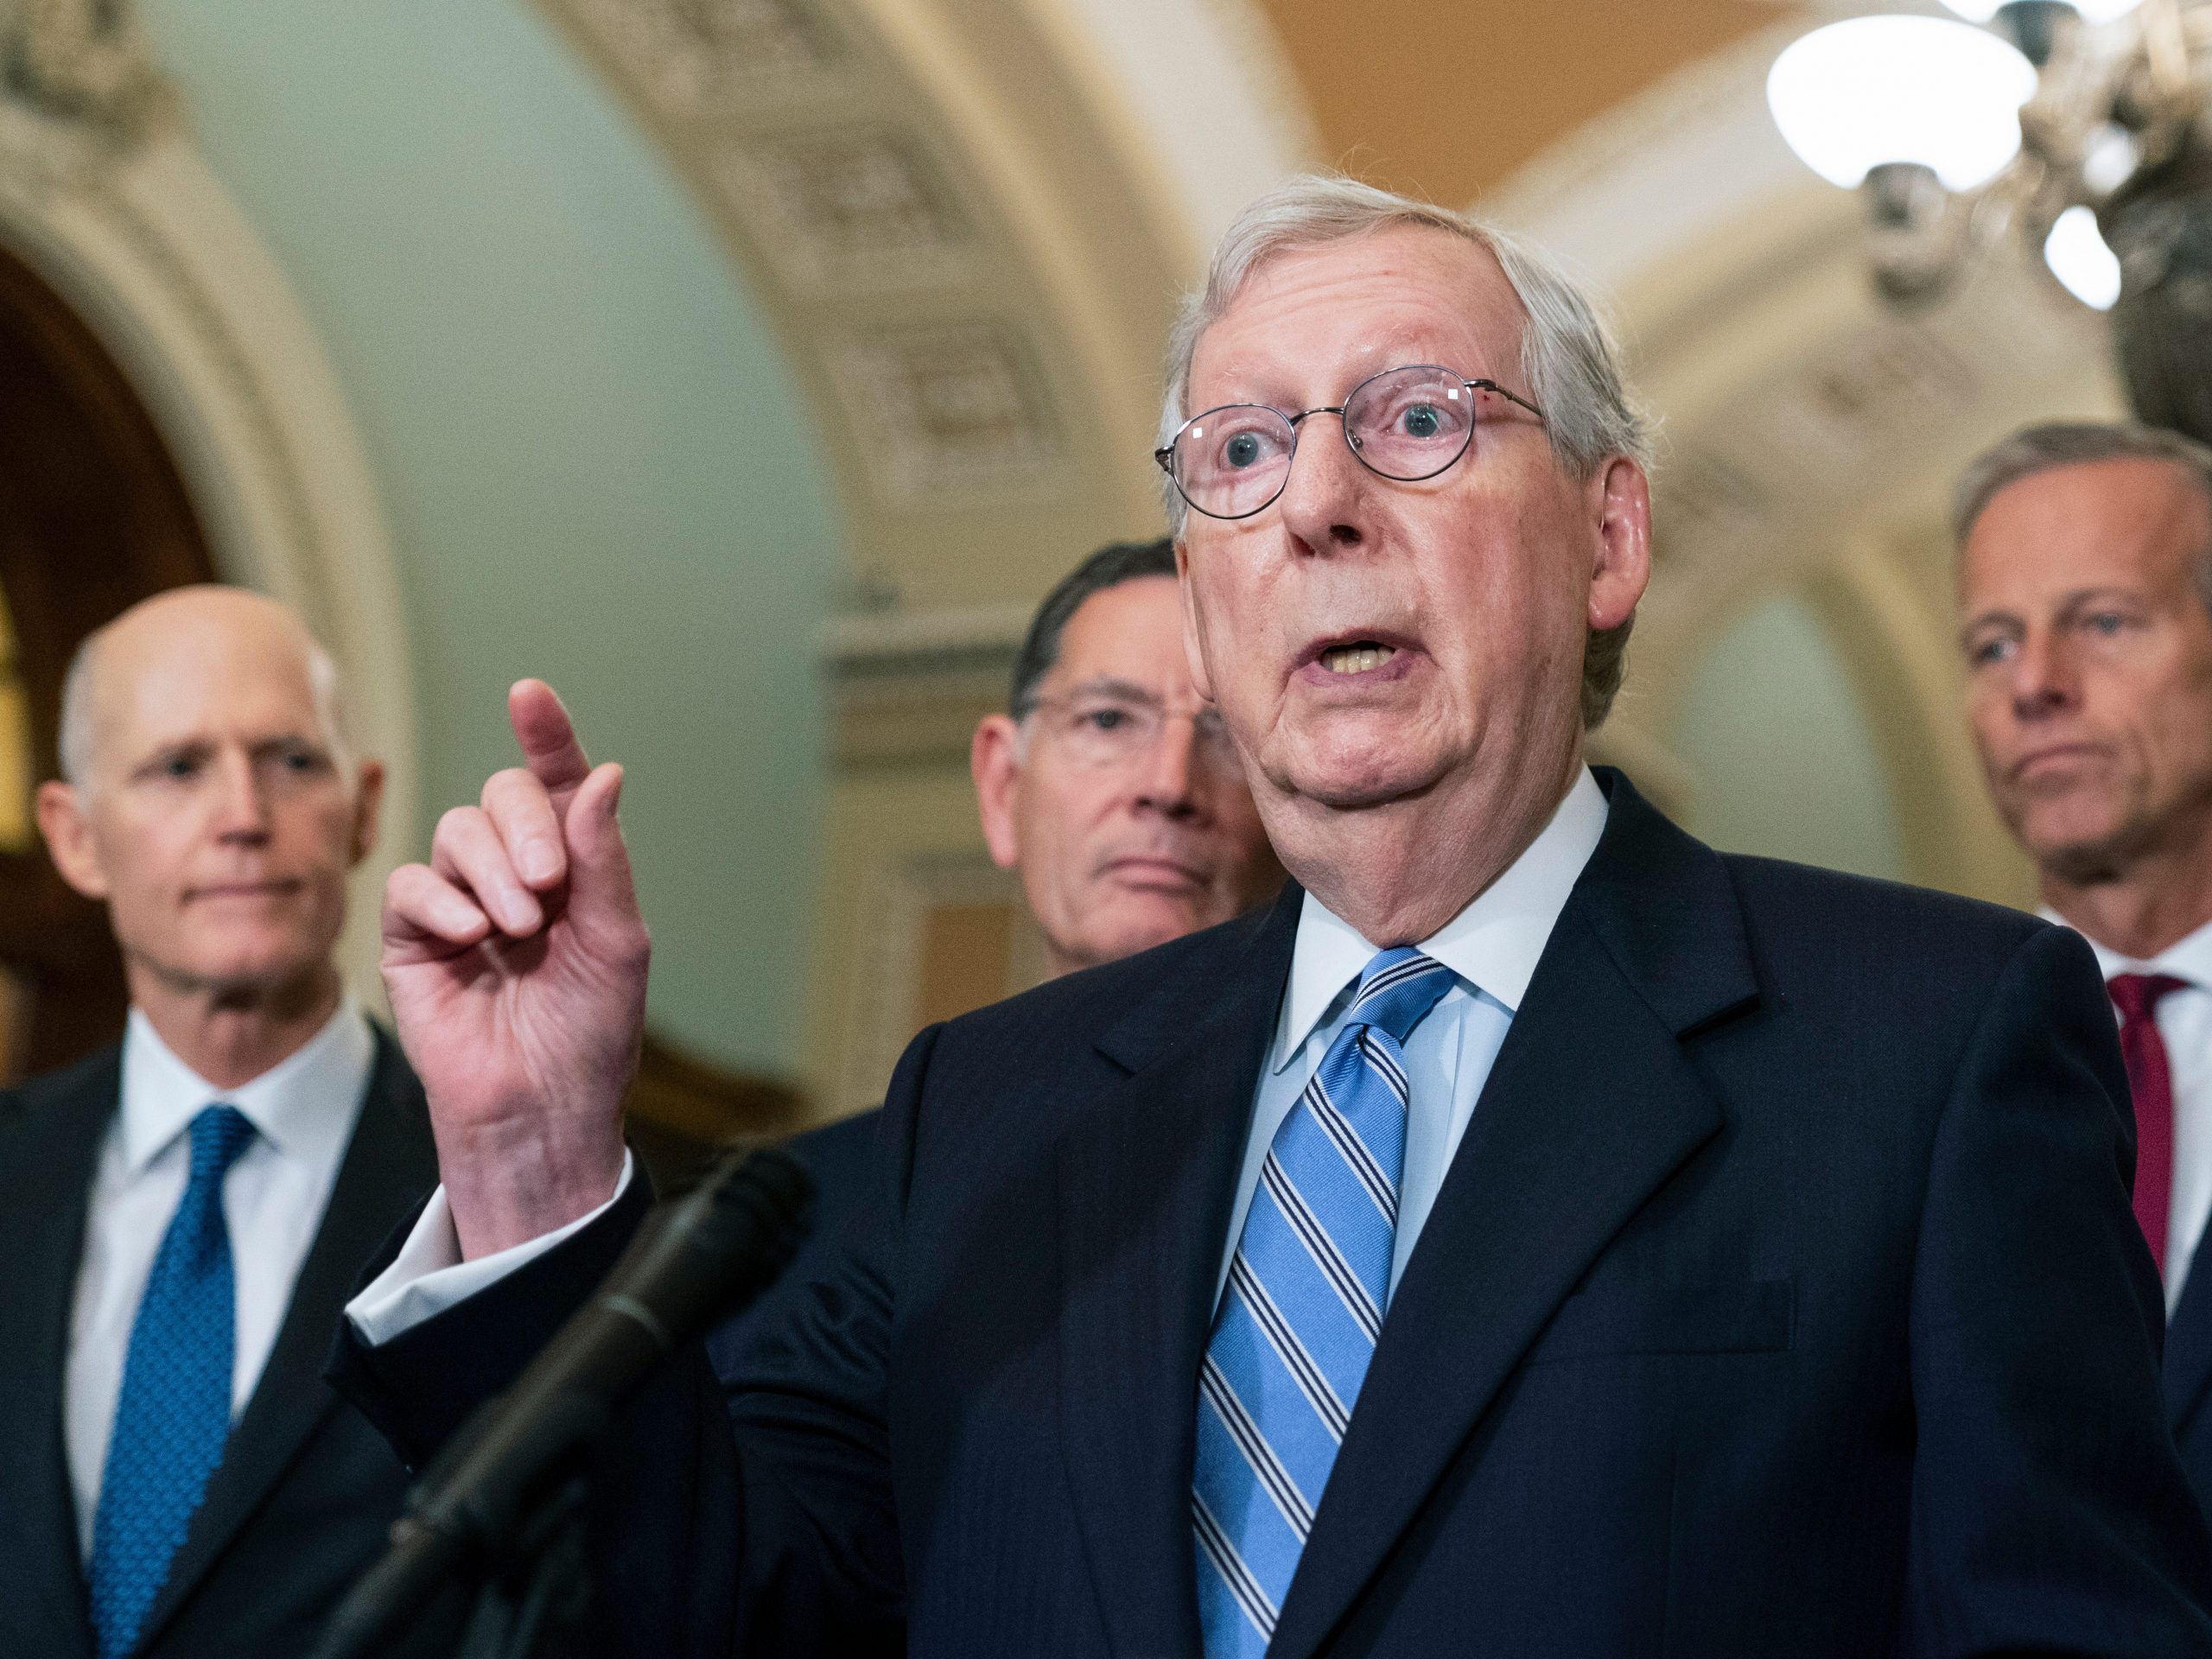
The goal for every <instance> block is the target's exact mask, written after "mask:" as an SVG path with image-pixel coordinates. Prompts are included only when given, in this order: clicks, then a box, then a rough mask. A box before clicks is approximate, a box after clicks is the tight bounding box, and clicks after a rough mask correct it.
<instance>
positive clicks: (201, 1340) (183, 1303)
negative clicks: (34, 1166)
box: [92, 1105, 254, 1659]
mask: <svg viewBox="0 0 2212 1659" xmlns="http://www.w3.org/2000/svg"><path fill="white" fill-rule="evenodd" d="M253 1133H254V1131H253V1125H252V1124H251V1123H249V1122H247V1121H246V1120H245V1116H243V1115H242V1114H241V1113H240V1112H239V1111H238V1108H237V1107H235V1106H220V1105H218V1106H210V1107H207V1108H206V1109H204V1110H202V1111H201V1112H200V1115H199V1116H196V1117H194V1119H193V1120H192V1178H191V1179H190V1180H189V1181H188V1182H187V1183H186V1185H185V1189H184V1198H183V1201H182V1202H181V1203H180V1204H179V1205H177V1207H176V1216H175V1219H174V1220H172V1221H171V1222H170V1223H169V1230H168V1234H167V1235H166V1236H164V1237H163V1238H162V1249H161V1253H160V1254H159V1255H156V1257H155V1258H154V1270H153V1272H152V1273H151V1274H149V1275H148V1276H147V1280H146V1294H145V1295H144V1297H143V1299H141V1300H140V1301H139V1304H138V1318H137V1321H136V1322H135V1323H134V1324H133V1325H131V1327H130V1353H129V1355H128V1356H127V1357H125V1359H124V1366H123V1389H122V1392H121V1394H120V1395H118V1397H117V1400H116V1402H115V1427H114V1429H113V1430H112V1431H111V1433H110V1434H109V1436H108V1443H107V1465H106V1471H105V1474H104V1475H103V1476H102V1478H101V1480H100V1501H99V1509H98V1510H96V1511H95V1512H94V1514H93V1517H92V1625H93V1628H94V1629H95V1630H98V1631H99V1659H120V1656H122V1655H124V1654H126V1653H128V1652H130V1649H131V1648H132V1647H133V1646H134V1645H135V1644H136V1643H137V1640H138V1632H139V1630H140V1628H141V1627H142V1626H143V1624H145V1622H146V1615H147V1613H148V1612H149V1611H150V1610H151V1609H152V1607H153V1605H154V1598H155V1597H156V1596H157V1595H158V1594H160V1593H161V1588H162V1584H163V1583H164V1582H165V1581H167V1580H168V1575H169V1562H170V1560H171V1559H172V1558H173V1557H174V1556H175V1554H176V1552H177V1548H178V1546H179V1545H181V1544H182V1543H183V1542H184V1535H185V1531H186V1529H188V1527H189V1526H190V1525H191V1523H192V1515H193V1511H194V1510H197V1509H198V1508H199V1507H200V1497H201V1496H202V1495H203V1494H204V1493H205V1492H206V1491H207V1478H208V1477H209V1476H210V1475H212V1474H213V1473H214V1472H215V1465H217V1464H219V1463H220V1462H221V1461H222V1460H223V1444H224V1442H225V1441H226V1440H228V1439H229V1438H230V1433H231V1368H232V1352H233V1344H232V1335H231V1325H232V1314H233V1313H234V1308H233V1306H232V1280H231V1236H230V1231H229V1230H228V1229H227V1228H226V1227H225V1225H224V1224H223V1177H224V1175H225V1174H226V1173H227V1172H228V1171H229V1169H230V1167H231V1165H232V1163H233V1162H235V1161H236V1160H237V1158H238V1154H240V1153H241V1152H244V1151H245V1148H246V1146H247V1144H248V1143H249V1142H251V1141H252V1139H253Z"/></svg>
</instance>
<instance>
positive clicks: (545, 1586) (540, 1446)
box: [312, 1147, 813, 1659]
mask: <svg viewBox="0 0 2212 1659" xmlns="http://www.w3.org/2000/svg"><path fill="white" fill-rule="evenodd" d="M812 1194H813V1183H812V1182H811V1181H810V1179H808V1177H807V1174H806V1171H805V1170H804V1168H803V1167H802V1166H800V1165H799V1163H798V1160H796V1159H794V1158H792V1157H791V1154H788V1153H786V1152H784V1151H781V1150H779V1149H778V1148H776V1147H763V1148H760V1149H759V1150H757V1151H747V1150H744V1149H739V1150H735V1151H732V1152H730V1153H728V1154H726V1155H725V1156H724V1157H723V1158H722V1160H721V1161H720V1162H719V1163H717V1164H716V1165H715V1167H714V1169H713V1170H712V1171H711V1172H710V1173H709V1175H708V1177H707V1179H705V1180H704V1181H703V1182H702V1183H701V1184H700V1185H699V1187H698V1188H697V1189H696V1191H694V1192H691V1193H690V1194H689V1195H687V1196H686V1197H683V1198H679V1199H677V1200H675V1201H674V1202H672V1203H669V1204H664V1205H660V1206H659V1207H658V1208H657V1209H656V1210H655V1211H654V1212H653V1214H652V1216H651V1217H648V1218H647V1220H646V1222H645V1225H644V1226H643V1227H642V1228H641V1229H640V1230H639V1233H638V1236H637V1237H636V1238H635V1239H634V1240H632V1243H631V1245H630V1248H629V1249H627V1250H626V1251H625V1252H624V1253H623V1256H622V1259H621V1261H620V1262H618V1263H617V1264H616V1265H615V1268H614V1270H613V1273H611V1274H608V1275H607V1280H606V1282H605V1283H604V1284H602V1285H601V1287H600V1288H599V1289H598V1290H597V1291H596V1292H595V1293H594V1294H593V1296H592V1299H591V1300H590V1301H589V1302H588V1303H587V1304H586V1305H585V1306H583V1307H582V1309H580V1310H579V1311H578V1312H577V1313H575V1315H574V1316H573V1317H572V1318H571V1319H569V1322H568V1323H567V1324H566V1325H563V1327H562V1328H561V1330H560V1331H559V1332H556V1334H555V1336H554V1338H553V1339H552V1341H550V1343H548V1344H546V1346H545V1348H544V1350H543V1351H542V1352H541V1353H540V1354H539V1355H538V1356H537V1357H536V1358H535V1359H533V1360H532V1361H531V1363H530V1364H529V1365H528V1366H526V1367H525V1368H524V1370H523V1372H522V1374H521V1376H518V1377H517V1378H516V1379H515V1381H514V1383H512V1385H511V1386H510V1387H509V1388H508V1389H506V1390H505V1392H504V1393H502V1394H500V1395H496V1396H494V1397H493V1398H492V1399H491V1400H488V1401H486V1402H485V1403H484V1404H483V1405H481V1406H480V1407H479V1408H477V1410H476V1412H475V1414H474V1415H473V1416H472V1417H470V1419H469V1420H468V1421H467V1423H465V1424H464V1425H462V1427H461V1430H460V1432H459V1433H456V1434H455V1435H454V1437H453V1439H452V1440H451V1441H450V1442H448V1445H447V1446H446V1447H445V1449H444V1450H443V1451H442V1452H440V1453H439V1454H438V1456H437V1458H436V1459H434V1460H433V1461H432V1463H431V1465H430V1466H429V1468H428V1469H427V1470H425V1471H423V1474H422V1476H421V1477H420V1478H417V1479H416V1482H415V1484H413V1486H411V1487H410V1489H409V1491H408V1494H407V1501H406V1505H405V1508H404V1511H403V1513H402V1514H401V1516H400V1518H399V1519H398V1520H397V1521H396V1522H393V1523H392V1528H391V1548H390V1549H389V1550H387V1551H386V1552H385V1556H384V1559H383V1560H380V1561H378V1563H377V1564H376V1566H374V1567H372V1568H370V1570H369V1571H368V1572H367V1573H365V1574H363V1575H362V1577H361V1579H360V1580H359V1581H358V1582H357V1583H356V1584H355V1585H354V1586H353V1589H352V1591H351V1592H348V1593H347V1595H346V1599H345V1600H344V1601H343V1602H341V1603H340V1604H339V1606H338V1609H337V1611H335V1612H334V1613H333V1614H332V1616H331V1618H330V1621H329V1623H328V1624H326V1625H325V1626H324V1627H323V1633H322V1638H321V1641H320V1642H319V1643H316V1645H315V1648H314V1649H313V1650H312V1659H370V1656H372V1655H376V1654H379V1653H381V1652H382V1651H383V1649H384V1647H385V1644H386V1643H387V1641H388V1639H389V1638H390V1637H391V1636H392V1635H393V1634H394V1633H395V1632H396V1631H397V1629H398V1628H399V1627H400V1626H401V1624H403V1623H404V1621H405V1620H407V1619H408V1618H410V1617H411V1616H414V1615H416V1614H419V1613H420V1612H421V1611H423V1608H424V1607H425V1606H426V1605H429V1602H430V1600H431V1599H432V1598H434V1597H435V1596H436V1595H437V1594H438V1593H439V1592H441V1591H443V1590H444V1589H446V1588H447V1586H448V1585H449V1584H450V1583H451V1582H453V1581H454V1580H459V1579H462V1578H464V1576H466V1578H467V1580H469V1581H471V1582H473V1584H474V1598H473V1605H472V1610H471V1612H470V1616H469V1618H468V1622H467V1627H466V1629H465V1630H464V1631H463V1633H462V1636H461V1644H460V1646H459V1647H458V1648H457V1649H455V1659H570V1656H576V1655H580V1653H581V1649H579V1648H578V1647H577V1645H576V1637H577V1635H578V1633H579V1630H580V1629H581V1625H582V1618H583V1614H584V1611H585V1609H586V1608H587V1607H588V1605H589V1603H590V1599H591V1590H590V1577H589V1573H588V1568H587V1564H586V1560H585V1550H584V1510H585V1504H586V1500H587V1499H588V1497H589V1494H590V1480H589V1477H588V1473H587V1472H586V1470H585V1467H584V1459H585V1454H586V1453H587V1452H588V1450H589V1448H590V1447H591V1446H592V1445H593V1444H594V1442H595V1441H596V1440H598V1439H599V1437H600V1435H601V1433H603V1432H604V1430H605V1429H606V1427H607V1423H608V1421H610V1420H611V1418H612V1416H613V1413H614V1412H615V1411H616V1410H617V1409H618V1408H620V1406H621V1405H622V1404H623V1403H624V1402H626V1401H627V1400H628V1398H629V1397H630V1395H632V1394H633V1393H635V1392H636V1390H637V1389H638V1387H639V1385H640V1384H641V1383H644V1381H645V1378H646V1377H647V1376H650V1375H651V1374H652V1370H654V1368H655V1366H656V1365H657V1364H658V1363H659V1362H660V1361H661V1360H662V1359H664V1357H666V1356H667V1355H669V1354H670V1353H671V1352H672V1351H675V1350H676V1349H677V1348H678V1347H679V1346H681V1345H682V1344H684V1343H686V1342H688V1341H690V1339H691V1338H693V1337H695V1336H697V1335H699V1334H700V1333H701V1332H703V1331H704V1330H705V1329H706V1328H707V1327H708V1325H709V1324H711V1323H712V1322H714V1321H715V1319H719V1318H721V1317H725V1316H727V1315H728V1314H729V1313H734V1312H736V1311H737V1310H738V1309H739V1308H741V1307H742V1306H744V1305H745V1304H746V1303H747V1302H748V1301H750V1300H752V1299H753V1297H754V1296H756V1295H758V1294H760V1291H762V1290H763V1289H765V1288H766V1287H767V1286H768V1285H769V1284H770V1283H771V1282H772V1281H773V1280H774V1278H775V1276H776V1274H778V1273H779V1272H780V1271H781V1270H782V1268H783V1267H784V1266H785V1263H786V1262H789V1261H790V1259H791V1255H792V1254H793V1252H794V1251H795V1250H796V1249H797V1248H798V1243H799V1241H800V1240H801V1239H802V1238H803V1237H804V1234H805V1227H804V1212H805V1211H806V1210H807V1208H808V1206H809V1203H810V1199H811V1198H812Z"/></svg>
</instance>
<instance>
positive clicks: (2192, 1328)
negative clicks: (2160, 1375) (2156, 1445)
mask: <svg viewBox="0 0 2212 1659" xmlns="http://www.w3.org/2000/svg"><path fill="white" fill-rule="evenodd" d="M2164 1381H2165V1395H2166V1419H2167V1421H2169V1422H2170V1423H2171V1424H2172V1425H2173V1431H2174V1434H2175V1436H2176V1438H2177V1439H2178V1438H2179V1437H2180V1436H2181V1435H2182V1434H2183V1433H2185V1432H2186V1431H2187V1430H2188V1427H2189V1426H2190V1421H2192V1420H2193V1419H2194V1418H2195V1417H2196V1414H2197V1412H2198V1411H2199V1410H2200V1409H2202V1407H2203V1404H2204V1396H2205V1395H2206V1393H2207V1392H2208V1389H2212V1261H2208V1260H2206V1259H2205V1258H2202V1257H2199V1258H2198V1259H2197V1260H2196V1262H2191V1263H2190V1273H2189V1277H2188V1279H2187V1280H2186V1281H2184V1282H2183V1285H2182V1287H2181V1300H2180V1301H2178V1302H2177V1303H2176V1304H2175V1305H2174V1316H2173V1318H2172V1319H2169V1320H2167V1321H2166V1357H2165V1370H2164Z"/></svg>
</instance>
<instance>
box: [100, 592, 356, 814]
mask: <svg viewBox="0 0 2212 1659" xmlns="http://www.w3.org/2000/svg"><path fill="white" fill-rule="evenodd" d="M106 634H107V629H106V628H105V627H99V628H95V629H93V630H92V632H90V633H88V634H86V636H85V637H84V638H83V639H80V640H79V641H78V643H77V649H76V650H75V651H74V652H72V653H70V657H69V668H68V671H67V673H66V674H64V675H63V676H62V679H61V728H60V733H59V734H58V735H59V739H60V741H59V743H58V744H57V747H59V748H60V752H61V753H60V760H61V778H62V781H63V782H64V783H66V784H67V785H69V786H70V787H71V788H72V789H74V790H77V791H79V792H82V791H86V790H88V789H90V788H91V786H92V760H93V747H94V741H95V738H96V735H97V733H96V728H97V726H98V723H99V722H98V721H97V720H96V719H95V718H94V716H95V713H96V711H95V709H94V708H93V703H94V696H93V693H94V683H95V680H96V677H97V676H96V669H97V658H99V651H100V642H101V641H102V640H103V639H105V637H106ZM307 659H308V691H309V694H310V695H311V696H313V697H314V699H315V716H316V718H317V719H318V720H319V721H321V724H322V734H323V741H325V742H327V743H328V744H329V745H330V750H331V754H332V757H333V759H334V760H335V761H336V762H337V765H338V771H339V773H340V776H342V777H344V778H346V779H348V781H349V786H350V780H351V779H352V777H353V740H352V734H351V728H350V727H349V726H348V724H347V721H346V689H345V683H344V680H343V679H342V677H340V674H339V672H338V664H337V663H336V661H335V660H334V659H333V658H332V657H331V655H330V653H329V652H327V650H325V649H324V648H323V644H322V641H321V640H320V639H315V637H314V636H313V635H309V636H308V641H307Z"/></svg>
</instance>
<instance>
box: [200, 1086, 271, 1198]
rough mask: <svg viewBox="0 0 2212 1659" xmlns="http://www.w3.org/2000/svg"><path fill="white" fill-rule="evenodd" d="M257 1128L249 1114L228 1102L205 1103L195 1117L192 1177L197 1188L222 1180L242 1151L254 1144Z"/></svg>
mask: <svg viewBox="0 0 2212 1659" xmlns="http://www.w3.org/2000/svg"><path fill="white" fill-rule="evenodd" d="M254 1134H255V1130H254V1127H253V1124H252V1122H251V1120H250V1119H248V1118H247V1116H246V1115H245V1113H244V1112H242V1111H240V1110H238V1108H237V1107H235V1106H232V1105H231V1104H229V1103H227V1102H222V1101H219V1102H217V1103H215V1104H214V1105H213V1106H203V1107H201V1108H200V1111H199V1112H198V1113H197V1114H196V1115H195V1116H194V1118H193V1120H192V1128H191V1135H192V1179H191V1185H193V1186H194V1187H204V1186H206V1185H208V1184H210V1183H211V1182H218V1181H220V1180H221V1179H223V1177H224V1176H225V1175H226V1174H228V1173H230V1168H231V1166H232V1164H234V1163H236V1162H238V1154H240V1153H242V1152H244V1151H245V1149H246V1148H247V1147H250V1146H251V1145H252V1144H253V1137H254Z"/></svg>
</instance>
